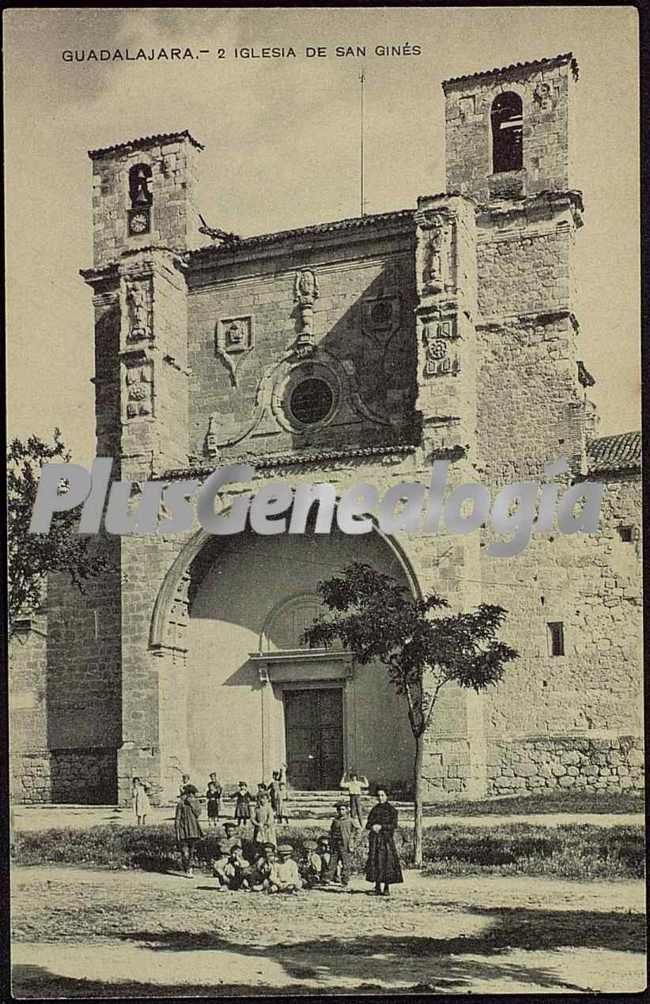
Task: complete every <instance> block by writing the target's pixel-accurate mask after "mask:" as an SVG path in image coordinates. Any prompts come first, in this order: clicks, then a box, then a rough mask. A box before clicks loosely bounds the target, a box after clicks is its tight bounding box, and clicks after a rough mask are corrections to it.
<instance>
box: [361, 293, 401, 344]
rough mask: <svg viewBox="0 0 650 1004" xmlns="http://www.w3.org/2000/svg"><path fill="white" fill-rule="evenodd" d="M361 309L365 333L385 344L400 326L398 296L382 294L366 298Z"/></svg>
mask: <svg viewBox="0 0 650 1004" xmlns="http://www.w3.org/2000/svg"><path fill="white" fill-rule="evenodd" d="M361 309H362V327H363V333H364V334H365V335H368V336H369V337H370V338H372V339H374V340H375V341H376V342H379V343H381V344H385V343H386V341H387V340H388V338H389V337H390V336H391V335H393V334H394V333H395V332H396V331H397V329H398V328H399V322H400V301H399V297H398V296H381V297H378V298H377V299H374V300H364V301H363V302H362V305H361Z"/></svg>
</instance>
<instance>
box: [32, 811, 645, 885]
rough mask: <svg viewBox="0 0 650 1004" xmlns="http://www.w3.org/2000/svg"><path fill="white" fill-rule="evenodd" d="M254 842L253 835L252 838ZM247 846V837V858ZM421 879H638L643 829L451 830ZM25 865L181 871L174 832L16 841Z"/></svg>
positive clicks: (297, 842)
mask: <svg viewBox="0 0 650 1004" xmlns="http://www.w3.org/2000/svg"><path fill="white" fill-rule="evenodd" d="M325 832H326V828H325V827H323V828H322V829H321V828H317V827H313V826H309V827H306V826H305V827H300V826H283V827H278V828H277V834H278V839H279V840H280V839H282V840H286V841H287V842H288V843H290V844H291V845H292V846H293V847H294V849H295V851H296V852H297V853H298V854H300V853H301V851H302V848H303V843H304V841H305V840H307V839H310V840H313V839H315V838H316V837H317V836H319V834H320V833H325ZM248 837H249V838H250V833H249V834H248ZM218 839H219V837H218V836H215V835H212V834H209V835H207V836H205V837H204V838H203V839H202V840H200V841H199V842H198V844H197V846H196V856H197V859H198V864H199V867H205V868H207V867H209V862H210V860H211V859H212V858H213V857H214V856H215V852H216V846H215V845H216V841H217V840H218ZM396 844H397V847H398V850H399V854H400V858H401V860H402V863H403V864H404V865H405V866H406V867H408V866H409V865H412V863H413V831H412V830H409V829H400V830H398V831H397V833H396ZM249 848H250V843H248V842H247V840H246V838H244V851H245V852H246V850H248V849H249ZM367 849H368V841H367V834H366V833H365V832H364V833H363V834H362V837H361V840H360V841H359V843H358V844H357V846H356V847H355V849H354V852H353V854H352V867H353V871H355V872H356V873H357V874H362V873H363V871H364V869H365V862H366V854H367ZM423 849H424V861H425V867H424V874H428V875H438V876H445V875H472V874H499V875H555V876H558V877H563V878H582V879H614V878H641V877H642V876H643V874H644V860H645V858H644V841H643V830H642V827H641V826H612V827H600V826H592V825H585V824H572V825H570V826H557V827H551V826H539V825H531V824H528V823H513V824H507V825H506V824H503V825H500V826H498V827H494V828H492V829H490V830H488V829H486V828H485V827H484V826H480V827H479V826H468V825H465V824H463V825H458V824H450V825H449V826H439V827H427V828H426V829H425V831H424V842H423ZM14 860H15V861H16V862H17V863H19V864H24V865H33V864H71V865H94V866H96V867H104V868H140V869H143V870H147V871H168V870H176V869H178V868H180V855H179V853H178V850H177V847H176V841H175V839H174V829H173V827H172V826H140V827H138V826H118V825H110V826H95V827H92V828H91V829H87V830H77V829H70V828H68V829H57V830H44V831H41V832H36V833H20V832H19V833H18V834H17V835H16V847H15V859H14Z"/></svg>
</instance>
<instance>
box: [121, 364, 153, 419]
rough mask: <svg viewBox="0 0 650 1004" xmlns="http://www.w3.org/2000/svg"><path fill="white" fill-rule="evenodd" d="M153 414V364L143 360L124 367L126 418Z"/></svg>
mask: <svg viewBox="0 0 650 1004" xmlns="http://www.w3.org/2000/svg"><path fill="white" fill-rule="evenodd" d="M152 414H153V363H152V362H151V360H145V361H143V362H139V363H137V364H135V365H132V364H131V365H128V364H127V367H126V417H127V419H133V418H143V417H147V416H149V415H152Z"/></svg>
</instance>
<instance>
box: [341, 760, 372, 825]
mask: <svg viewBox="0 0 650 1004" xmlns="http://www.w3.org/2000/svg"><path fill="white" fill-rule="evenodd" d="M339 787H341V788H344V789H347V792H348V795H349V796H350V816H351V817H352V820H353V822H354V823H355V825H358V827H359V829H362V828H363V816H362V813H361V795H362V793H363V792H364V791H368V788H369V783H368V778H367V777H365V776H364V775H363V774H361V775H359V774H357V772H356V770H355V768H354V767H353V768H352V769H351V770H349V771H346V772H345V773H344V774H343V777H342V778H341V784H340V785H339Z"/></svg>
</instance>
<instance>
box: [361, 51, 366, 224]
mask: <svg viewBox="0 0 650 1004" xmlns="http://www.w3.org/2000/svg"><path fill="white" fill-rule="evenodd" d="M365 79H366V77H365V69H362V70H361V73H360V74H359V81H360V83H361V115H360V118H359V128H360V133H361V136H360V139H361V215H362V216H365V199H364V192H363V171H364V164H363V84H364V81H365Z"/></svg>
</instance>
